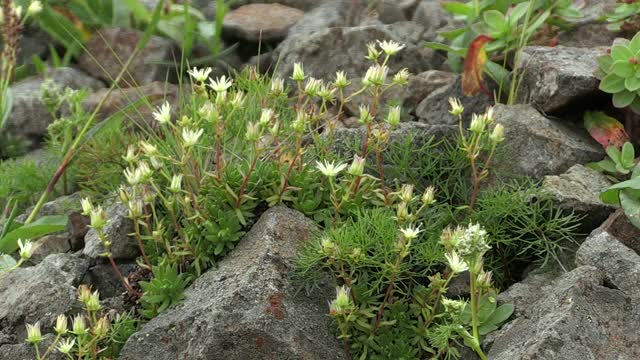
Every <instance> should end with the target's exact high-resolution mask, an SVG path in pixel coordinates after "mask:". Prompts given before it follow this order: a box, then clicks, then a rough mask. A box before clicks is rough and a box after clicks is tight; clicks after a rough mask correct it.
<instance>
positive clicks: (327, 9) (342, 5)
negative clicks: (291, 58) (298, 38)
mask: <svg viewBox="0 0 640 360" xmlns="http://www.w3.org/2000/svg"><path fill="white" fill-rule="evenodd" d="M350 3H351V1H350V0H329V1H323V2H320V3H319V4H317V6H315V7H314V8H313V9H310V10H309V11H306V12H305V14H304V17H303V18H302V20H300V21H299V22H298V23H297V24H296V25H294V26H293V27H291V29H289V36H294V35H302V34H309V33H313V32H316V31H322V30H326V29H328V28H331V27H338V26H345V25H346V22H347V18H348V17H349V9H350Z"/></svg>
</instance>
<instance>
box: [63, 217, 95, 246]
mask: <svg viewBox="0 0 640 360" xmlns="http://www.w3.org/2000/svg"><path fill="white" fill-rule="evenodd" d="M89 224H91V219H89V217H88V216H84V215H82V214H81V213H80V212H79V211H74V212H72V213H71V214H69V222H68V223H67V229H68V230H69V244H70V246H71V250H73V251H78V250H81V249H82V248H83V247H84V237H85V236H86V235H87V232H89Z"/></svg>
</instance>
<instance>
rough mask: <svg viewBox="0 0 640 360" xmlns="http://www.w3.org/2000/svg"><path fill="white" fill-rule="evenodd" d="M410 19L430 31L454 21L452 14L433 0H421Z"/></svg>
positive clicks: (433, 31)
mask: <svg viewBox="0 0 640 360" xmlns="http://www.w3.org/2000/svg"><path fill="white" fill-rule="evenodd" d="M412 20H413V21H415V22H416V23H418V24H420V25H422V26H424V28H425V29H427V31H429V32H432V33H435V32H436V31H438V30H439V29H442V28H443V27H445V26H448V25H449V26H450V25H452V24H453V23H454V19H453V16H452V15H451V14H449V13H448V12H446V11H445V10H444V9H443V8H442V3H440V2H439V1H434V0H421V1H420V2H419V3H418V5H417V7H416V9H415V11H414V13H413V18H412Z"/></svg>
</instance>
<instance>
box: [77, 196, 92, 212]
mask: <svg viewBox="0 0 640 360" xmlns="http://www.w3.org/2000/svg"><path fill="white" fill-rule="evenodd" d="M80 205H81V206H82V214H83V215H89V214H90V213H91V210H93V204H91V199H89V198H88V197H86V198H82V199H81V200H80Z"/></svg>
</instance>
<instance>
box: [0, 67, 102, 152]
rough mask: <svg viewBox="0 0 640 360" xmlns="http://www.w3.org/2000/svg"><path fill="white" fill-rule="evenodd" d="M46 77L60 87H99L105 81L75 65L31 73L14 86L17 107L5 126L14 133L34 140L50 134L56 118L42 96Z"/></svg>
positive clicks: (91, 88)
mask: <svg viewBox="0 0 640 360" xmlns="http://www.w3.org/2000/svg"><path fill="white" fill-rule="evenodd" d="M45 79H51V81H52V82H53V83H54V84H55V85H57V86H58V87H60V88H62V89H64V88H66V87H69V88H72V89H84V88H87V89H89V90H97V89H99V88H102V87H104V85H103V84H102V83H101V82H100V81H98V80H96V79H94V78H92V77H89V76H88V75H86V74H85V73H83V72H82V71H79V70H76V69H72V68H65V67H63V68H56V69H51V70H48V71H47V72H46V73H45V74H44V75H36V76H32V77H28V78H26V79H24V80H21V81H18V82H17V83H15V84H13V85H11V86H10V89H11V95H12V96H13V108H12V110H11V115H9V118H8V120H7V124H6V127H5V130H6V131H7V132H9V133H10V134H13V135H16V136H19V137H22V138H25V139H31V140H40V139H42V138H43V137H44V136H45V134H47V127H48V126H49V124H50V123H51V122H52V121H53V118H52V116H51V114H50V113H49V110H48V109H47V107H46V106H45V105H44V104H43V103H42V101H41V100H40V94H41V91H40V88H41V87H42V84H43V83H44V82H45Z"/></svg>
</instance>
